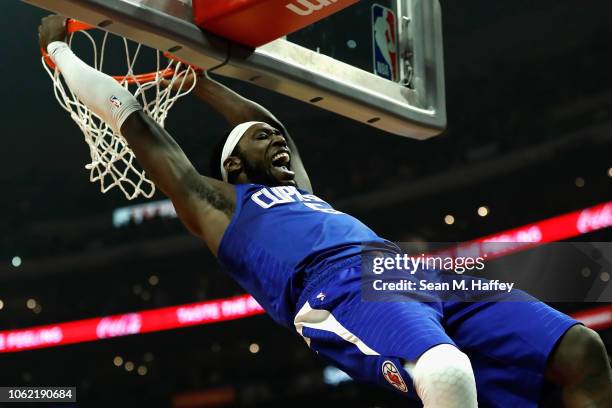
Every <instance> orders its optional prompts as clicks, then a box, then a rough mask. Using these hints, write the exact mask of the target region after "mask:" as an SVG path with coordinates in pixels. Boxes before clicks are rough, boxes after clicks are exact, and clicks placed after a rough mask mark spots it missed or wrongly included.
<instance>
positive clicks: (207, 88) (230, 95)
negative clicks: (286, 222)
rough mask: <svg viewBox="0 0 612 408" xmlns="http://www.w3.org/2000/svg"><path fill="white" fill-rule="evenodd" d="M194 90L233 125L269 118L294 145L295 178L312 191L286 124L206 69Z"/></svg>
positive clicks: (301, 186) (292, 151)
mask: <svg viewBox="0 0 612 408" xmlns="http://www.w3.org/2000/svg"><path fill="white" fill-rule="evenodd" d="M193 92H194V95H196V96H197V97H198V98H200V99H201V100H203V101H204V102H206V103H207V104H209V105H210V106H211V107H212V108H213V109H214V110H216V111H217V112H219V113H220V114H221V115H222V116H223V117H224V118H225V120H226V121H227V122H228V123H229V124H230V126H232V127H234V126H237V125H239V124H241V123H243V122H249V121H259V122H266V123H268V124H269V125H271V126H274V127H275V128H277V129H278V130H280V131H281V132H282V133H283V136H284V137H285V139H286V140H287V145H288V146H289V149H291V167H292V170H293V171H294V172H295V181H296V183H297V185H298V187H300V188H301V189H303V190H307V191H309V192H312V185H311V184H310V179H309V178H308V173H307V172H306V168H305V167H304V163H303V162H302V159H301V158H300V154H299V152H298V149H297V146H296V144H295V142H294V141H293V139H292V138H291V136H290V135H289V132H288V131H287V129H286V128H285V126H284V125H283V124H282V123H281V122H280V121H279V120H278V119H277V118H276V117H275V116H274V115H273V114H272V113H271V112H270V111H268V110H267V109H266V108H264V107H263V106H261V105H259V104H258V103H256V102H253V101H251V100H249V99H247V98H245V97H243V96H241V95H239V94H238V93H236V92H234V91H233V90H231V89H230V88H228V87H226V86H225V85H222V84H220V83H219V82H217V81H215V80H214V79H212V78H210V76H209V75H208V74H207V73H205V72H204V73H201V74H200V75H199V77H198V79H197V84H196V86H195V88H194V90H193Z"/></svg>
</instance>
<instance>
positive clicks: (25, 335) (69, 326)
mask: <svg viewBox="0 0 612 408" xmlns="http://www.w3.org/2000/svg"><path fill="white" fill-rule="evenodd" d="M610 226H612V201H610V202H607V203H603V204H600V205H597V206H594V207H590V208H586V209H583V210H580V211H574V212H571V213H568V214H564V215H560V216H558V217H553V218H549V219H546V220H543V221H540V222H536V223H533V224H528V225H525V226H522V227H518V228H514V229H511V230H508V231H504V232H500V233H498V234H493V235H489V236H486V237H483V238H479V239H475V240H473V241H471V242H470V243H467V245H478V244H481V243H486V242H511V243H516V245H512V246H509V247H508V248H509V249H508V250H506V251H505V252H504V255H507V254H509V253H514V252H519V251H523V250H526V249H529V248H532V247H533V246H534V245H538V244H540V243H545V242H556V241H561V240H564V239H569V238H573V237H577V236H580V235H583V234H587V233H590V232H594V231H599V230H602V229H604V228H608V227H610ZM600 278H601V277H600ZM607 278H608V279H610V275H609V274H608V276H607ZM263 313H264V310H263V309H262V308H261V306H260V305H259V304H258V303H257V301H255V299H253V298H252V297H251V296H250V295H242V296H236V297H231V298H227V299H218V300H212V301H207V302H199V303H192V304H187V305H180V306H172V307H166V308H160V309H150V310H145V311H140V312H134V313H126V314H121V315H114V316H105V317H98V318H93V319H86V320H78V321H72V322H66V323H57V324H51V325H46V326H38V327H31V328H24V329H17V330H6V331H0V353H10V352H16V351H23V350H31V349H40V348H46V347H54V346H60V345H67V344H75V343H82V342H88V341H96V340H101V339H107V338H113V337H122V336H129V335H137V334H143V333H151V332H157V331H162V330H171V329H177V328H181V327H189V326H197V325H204V324H211V323H217V322H223V321H228V320H236V319H242V318H246V317H250V316H255V315H259V314H263ZM573 317H574V318H575V319H577V320H579V321H581V322H583V323H584V324H585V325H587V326H589V327H591V328H593V329H595V330H599V329H605V328H609V327H612V305H608V306H601V307H597V308H594V309H590V310H586V311H581V312H579V313H576V314H574V315H573ZM220 350H221V346H220V345H218V344H214V345H213V346H212V351H213V352H218V351H220Z"/></svg>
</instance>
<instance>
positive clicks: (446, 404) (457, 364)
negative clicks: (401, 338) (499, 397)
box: [405, 344, 478, 408]
mask: <svg viewBox="0 0 612 408" xmlns="http://www.w3.org/2000/svg"><path fill="white" fill-rule="evenodd" d="M405 368H406V370H407V371H408V373H409V374H410V376H411V377H412V381H413V383H414V387H415V389H416V392H417V394H418V395H419V397H420V398H421V401H422V402H423V406H424V408H475V407H477V406H478V401H477V396H476V381H475V379H474V372H473V371H472V365H471V363H470V359H469V358H468V356H467V355H465V354H464V353H462V352H461V351H460V350H459V349H457V348H456V347H455V346H452V345H450V344H441V345H439V346H435V347H433V348H431V349H429V350H427V351H426V352H425V353H423V355H421V357H419V359H418V360H417V361H416V363H407V364H406V365H405Z"/></svg>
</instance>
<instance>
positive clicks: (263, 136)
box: [257, 132, 268, 140]
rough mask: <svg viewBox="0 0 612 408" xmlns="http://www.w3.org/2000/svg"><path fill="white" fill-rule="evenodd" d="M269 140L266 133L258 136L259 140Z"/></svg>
mask: <svg viewBox="0 0 612 408" xmlns="http://www.w3.org/2000/svg"><path fill="white" fill-rule="evenodd" d="M267 138H268V134H267V133H266V132H261V133H259V134H258V135H257V139H260V140H261V139H267Z"/></svg>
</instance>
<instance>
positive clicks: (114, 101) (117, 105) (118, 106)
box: [110, 95, 122, 108]
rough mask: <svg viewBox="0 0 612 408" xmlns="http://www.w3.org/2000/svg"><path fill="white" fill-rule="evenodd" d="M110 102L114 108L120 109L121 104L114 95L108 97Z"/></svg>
mask: <svg viewBox="0 0 612 408" xmlns="http://www.w3.org/2000/svg"><path fill="white" fill-rule="evenodd" d="M110 102H111V103H112V104H113V106H114V107H115V108H120V107H121V105H122V103H121V101H120V100H119V98H117V97H116V96H115V95H113V96H111V97H110Z"/></svg>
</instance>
